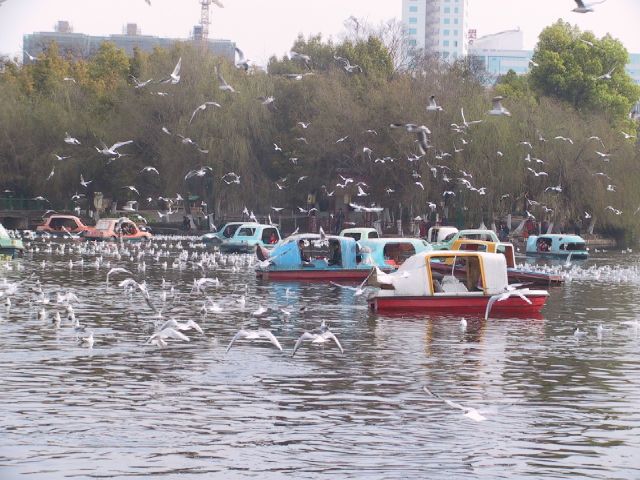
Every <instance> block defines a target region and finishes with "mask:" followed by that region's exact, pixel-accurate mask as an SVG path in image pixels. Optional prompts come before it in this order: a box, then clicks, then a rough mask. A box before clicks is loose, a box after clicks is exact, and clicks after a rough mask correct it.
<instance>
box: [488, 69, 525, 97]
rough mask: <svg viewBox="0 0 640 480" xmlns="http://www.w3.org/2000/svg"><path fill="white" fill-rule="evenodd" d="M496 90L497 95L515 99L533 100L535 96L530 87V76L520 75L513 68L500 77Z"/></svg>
mask: <svg viewBox="0 0 640 480" xmlns="http://www.w3.org/2000/svg"><path fill="white" fill-rule="evenodd" d="M495 92H496V94H497V95H502V96H503V97H507V98H510V99H514V100H515V99H518V100H531V99H532V97H533V92H532V91H531V89H530V88H529V78H528V77H527V76H525V75H518V74H516V72H514V71H513V70H509V71H508V72H507V74H506V75H503V76H502V77H500V78H499V79H498V82H497V83H496V86H495Z"/></svg>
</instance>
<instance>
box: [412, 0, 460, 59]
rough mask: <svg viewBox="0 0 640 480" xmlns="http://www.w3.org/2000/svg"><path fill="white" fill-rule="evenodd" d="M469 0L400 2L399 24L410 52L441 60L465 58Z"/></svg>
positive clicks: (414, 0)
mask: <svg viewBox="0 0 640 480" xmlns="http://www.w3.org/2000/svg"><path fill="white" fill-rule="evenodd" d="M468 17H469V0H402V22H403V23H404V25H405V27H406V29H407V30H406V31H407V35H408V39H409V48H410V50H411V51H413V52H416V53H417V52H425V53H438V54H440V55H441V56H442V58H444V59H452V60H453V59H456V58H458V57H464V56H466V55H467V51H468V46H469V39H468Z"/></svg>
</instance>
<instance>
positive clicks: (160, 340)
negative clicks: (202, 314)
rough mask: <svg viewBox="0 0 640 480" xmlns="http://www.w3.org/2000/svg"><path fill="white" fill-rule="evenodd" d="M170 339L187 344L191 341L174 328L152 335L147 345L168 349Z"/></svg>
mask: <svg viewBox="0 0 640 480" xmlns="http://www.w3.org/2000/svg"><path fill="white" fill-rule="evenodd" d="M168 338H173V339H176V340H183V341H185V342H188V341H189V337H187V336H186V335H185V334H184V333H181V332H179V331H177V330H175V329H173V328H165V329H164V330H160V331H159V332H157V333H154V334H153V335H151V336H150V337H149V339H148V340H147V342H146V343H147V344H150V345H156V346H158V347H166V346H167V339H168Z"/></svg>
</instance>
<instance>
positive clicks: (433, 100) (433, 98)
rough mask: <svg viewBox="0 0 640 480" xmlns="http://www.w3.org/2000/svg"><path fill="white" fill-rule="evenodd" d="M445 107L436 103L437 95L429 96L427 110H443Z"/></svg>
mask: <svg viewBox="0 0 640 480" xmlns="http://www.w3.org/2000/svg"><path fill="white" fill-rule="evenodd" d="M442 111H443V108H442V107H441V106H440V105H438V104H437V103H436V96H435V95H431V96H430V97H429V105H427V112H442Z"/></svg>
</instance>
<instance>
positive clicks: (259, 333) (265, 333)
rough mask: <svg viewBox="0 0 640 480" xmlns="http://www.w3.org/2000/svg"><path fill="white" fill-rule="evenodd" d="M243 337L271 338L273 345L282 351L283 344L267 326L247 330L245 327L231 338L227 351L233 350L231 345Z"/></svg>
mask: <svg viewBox="0 0 640 480" xmlns="http://www.w3.org/2000/svg"><path fill="white" fill-rule="evenodd" d="M241 339H246V340H259V339H265V340H269V342H271V343H272V344H273V345H275V346H276V347H277V348H278V350H280V351H282V346H281V345H280V342H279V341H278V339H277V338H276V337H275V336H274V335H273V333H271V332H270V331H269V330H267V329H265V328H260V329H258V330H245V329H241V330H239V331H238V333H236V334H235V335H234V336H233V338H232V339H231V342H230V343H229V346H228V347H227V353H228V352H229V350H231V347H232V346H233V344H234V343H235V341H236V340H241Z"/></svg>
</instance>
